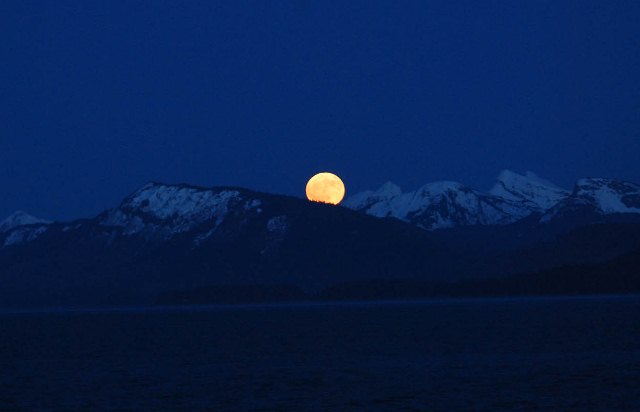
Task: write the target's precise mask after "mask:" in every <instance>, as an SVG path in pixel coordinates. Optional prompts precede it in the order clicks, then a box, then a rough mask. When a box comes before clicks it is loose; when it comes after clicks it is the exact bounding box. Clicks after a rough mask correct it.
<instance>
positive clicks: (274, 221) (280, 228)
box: [267, 215, 289, 235]
mask: <svg viewBox="0 0 640 412" xmlns="http://www.w3.org/2000/svg"><path fill="white" fill-rule="evenodd" d="M288 226H289V224H288V219H287V216H285V215H280V216H275V217H272V218H271V219H269V220H268V221H267V231H268V232H269V233H275V234H279V235H282V234H284V233H286V231H287V228H288Z"/></svg>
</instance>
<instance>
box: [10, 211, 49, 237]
mask: <svg viewBox="0 0 640 412" xmlns="http://www.w3.org/2000/svg"><path fill="white" fill-rule="evenodd" d="M49 223H51V222H49V221H47V220H44V219H40V218H37V217H34V216H31V215H30V214H28V213H25V212H23V211H21V210H18V211H17V212H15V213H13V214H12V215H11V216H9V217H8V218H6V219H5V220H3V221H2V222H0V233H4V232H8V231H10V230H12V229H14V228H16V227H19V226H28V225H35V224H42V225H48V224H49Z"/></svg>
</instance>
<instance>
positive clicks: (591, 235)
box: [0, 171, 640, 308]
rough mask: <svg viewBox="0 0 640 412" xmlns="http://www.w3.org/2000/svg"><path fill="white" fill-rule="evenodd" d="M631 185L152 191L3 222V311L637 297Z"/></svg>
mask: <svg viewBox="0 0 640 412" xmlns="http://www.w3.org/2000/svg"><path fill="white" fill-rule="evenodd" d="M638 256H640V187H639V186H638V185H635V184H633V183H628V182H622V181H617V180H609V179H600V178H589V179H581V180H579V181H578V182H577V183H576V185H575V187H574V188H573V190H565V189H562V188H559V187H557V186H556V185H554V184H552V183H550V182H547V181H545V180H543V179H540V178H538V177H537V176H535V175H533V174H532V173H527V174H526V175H519V174H516V173H513V172H510V171H504V172H502V173H500V175H499V177H498V180H497V182H496V184H495V186H494V187H493V188H492V189H491V190H490V191H488V192H480V191H477V190H475V189H472V188H469V187H467V186H465V185H462V184H460V183H455V182H438V183H430V184H427V185H425V186H423V187H422V188H420V189H418V190H416V191H413V192H408V193H403V192H402V191H401V190H400V188H399V187H398V186H396V185H394V184H392V183H387V184H385V185H383V186H382V187H381V188H380V189H378V190H376V191H366V192H363V193H359V194H356V195H354V196H351V197H350V198H348V199H346V200H345V202H344V203H343V206H337V207H336V206H331V205H326V204H320V203H312V202H308V201H306V200H303V199H299V198H295V197H289V196H281V195H274V194H267V193H259V192H255V191H251V190H247V189H244V188H239V187H215V188H203V187H196V186H191V185H184V184H179V185H167V184H161V183H149V184H147V185H145V186H143V187H141V188H140V189H138V190H137V191H135V192H134V193H132V194H131V195H130V196H128V197H127V198H125V199H124V200H123V201H122V202H121V203H120V204H119V205H118V206H117V207H115V208H112V209H109V210H107V211H105V212H103V213H101V214H99V215H98V216H96V217H94V218H91V219H81V220H76V221H71V222H48V221H44V220H41V219H37V218H35V217H32V216H29V215H28V214H26V213H24V212H17V213H15V214H14V215H12V216H11V217H9V218H8V219H6V220H5V221H3V222H0V282H2V288H0V307H18V308H21V307H71V306H74V307H77V306H89V307H96V306H122V305H148V304H157V303H161V304H182V303H235V302H268V301H291V300H317V299H320V300H334V299H339V300H341V299H380V298H385V299H387V298H419V297H427V296H469V295H510V294H516V295H518V294H550V293H569V294H572V293H629V292H638V291H640V273H639V272H638V269H636V268H637V267H638V266H634V264H633V262H637V261H638Z"/></svg>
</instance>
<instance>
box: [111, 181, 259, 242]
mask: <svg viewBox="0 0 640 412" xmlns="http://www.w3.org/2000/svg"><path fill="white" fill-rule="evenodd" d="M260 205H261V201H260V200H259V199H244V198H243V197H242V195H241V194H240V192H239V191H238V190H229V189H204V188H196V187H192V186H182V185H180V186H172V185H163V184H158V183H149V184H147V185H145V186H143V187H142V188H140V189H139V190H138V191H136V192H135V193H133V194H132V195H131V196H129V197H127V198H126V199H125V200H124V201H123V202H122V204H121V205H120V206H119V207H118V208H116V209H113V210H111V211H109V212H108V213H107V216H106V217H105V218H104V219H103V221H102V222H101V224H102V225H105V226H119V227H122V228H123V232H122V233H123V234H124V235H134V234H139V233H146V234H160V235H162V237H165V238H170V237H172V236H174V235H175V234H178V233H183V232H187V231H189V230H191V229H193V228H195V227H196V226H198V225H200V224H203V223H205V222H210V221H214V229H215V227H217V226H218V225H220V223H221V222H222V221H223V220H224V219H225V218H226V216H227V215H228V214H229V213H230V212H231V211H232V210H236V211H239V210H243V211H244V212H248V211H251V210H257V209H258V208H259V206H260ZM201 240H204V239H201Z"/></svg>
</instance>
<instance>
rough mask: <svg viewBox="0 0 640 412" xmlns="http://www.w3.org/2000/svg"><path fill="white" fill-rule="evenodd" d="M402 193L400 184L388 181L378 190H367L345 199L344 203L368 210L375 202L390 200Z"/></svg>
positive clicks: (350, 206) (351, 206)
mask: <svg viewBox="0 0 640 412" xmlns="http://www.w3.org/2000/svg"><path fill="white" fill-rule="evenodd" d="M401 194H402V189H400V186H398V185H396V184H394V183H392V182H386V183H385V184H383V185H382V186H380V187H379V188H378V189H377V190H365V191H364V192H360V193H357V194H355V195H353V196H351V197H349V198H347V199H345V200H344V202H343V203H342V205H343V206H346V207H348V208H349V209H355V210H366V209H368V208H369V207H370V206H372V205H373V204H375V203H379V202H384V201H388V200H390V199H392V198H394V197H396V196H399V195H401Z"/></svg>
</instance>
